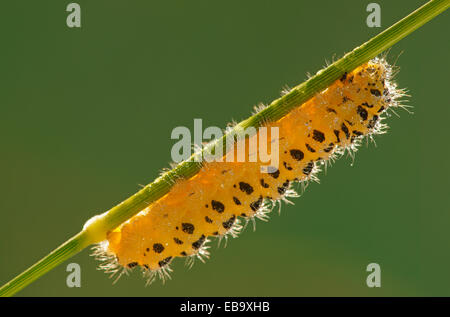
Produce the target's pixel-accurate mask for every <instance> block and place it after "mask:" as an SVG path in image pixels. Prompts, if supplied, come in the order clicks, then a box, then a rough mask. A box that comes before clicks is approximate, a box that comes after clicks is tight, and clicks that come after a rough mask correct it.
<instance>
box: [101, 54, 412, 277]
mask: <svg viewBox="0 0 450 317" xmlns="http://www.w3.org/2000/svg"><path fill="white" fill-rule="evenodd" d="M392 77H393V68H392V66H390V65H389V64H388V63H387V62H386V61H385V59H384V58H375V59H373V60H371V61H370V62H368V63H366V64H364V65H362V66H360V67H358V68H356V69H355V70H353V71H352V72H349V73H345V74H344V75H343V76H342V77H341V78H340V79H338V80H336V81H335V82H334V83H333V84H332V85H330V86H329V87H328V88H327V89H325V90H323V91H322V92H320V93H318V94H317V95H316V96H314V97H313V98H311V99H310V100H309V101H307V102H306V103H304V104H302V105H298V107H296V108H294V109H293V110H291V111H290V112H289V113H288V114H287V115H286V116H284V117H283V118H281V119H279V120H277V121H275V122H267V123H266V124H265V125H264V126H265V127H267V128H270V127H277V128H278V131H279V133H278V140H277V141H278V143H279V163H280V164H279V166H278V168H273V169H271V170H269V172H268V173H261V170H260V167H261V162H260V161H256V162H249V161H244V162H205V163H203V166H202V168H201V170H200V171H199V172H198V173H197V174H196V175H195V176H193V177H192V178H190V179H179V180H176V181H175V184H174V186H173V187H172V189H171V190H170V192H169V193H168V194H166V195H165V196H163V197H162V198H160V199H159V200H157V201H155V202H154V203H152V204H150V205H149V206H148V207H147V208H145V209H144V210H142V211H141V212H139V213H138V214H136V215H135V216H133V217H132V218H131V219H129V220H128V221H127V222H125V223H123V224H122V225H120V226H119V227H118V228H116V229H115V230H113V231H112V232H110V233H108V236H107V240H105V241H103V242H102V243H100V244H99V245H97V247H96V252H95V255H97V257H98V258H99V259H100V260H102V261H104V263H103V264H101V266H100V267H101V268H102V269H105V270H106V271H107V272H109V273H113V275H114V274H117V273H118V274H117V276H120V275H121V274H122V273H124V272H125V273H126V272H128V270H130V269H132V268H134V267H141V268H142V270H143V272H144V276H145V277H146V278H147V283H151V282H152V281H153V280H154V279H155V277H156V276H158V277H160V278H161V279H162V280H163V281H164V280H165V279H166V278H170V275H169V273H170V272H171V269H170V263H171V262H172V261H173V260H174V259H175V258H177V257H184V258H187V259H188V263H189V264H190V265H192V263H193V260H194V259H195V258H198V259H200V260H202V261H204V259H206V258H208V257H209V252H208V247H209V246H208V242H209V241H210V240H211V238H213V237H217V238H219V239H222V238H224V237H225V238H227V237H228V236H231V237H236V236H237V235H238V234H239V233H240V231H241V230H242V228H243V224H245V225H246V224H247V223H248V222H249V221H253V222H254V221H255V219H256V218H259V219H262V220H267V218H268V213H269V212H270V211H271V210H272V209H273V207H274V206H275V205H276V204H277V203H279V202H281V201H287V202H289V200H288V198H290V197H297V196H298V195H297V192H296V191H295V190H294V188H293V184H294V183H300V184H302V186H303V187H304V186H306V185H307V183H308V182H309V181H311V180H316V179H317V176H316V175H317V173H318V172H319V171H320V166H321V165H325V166H326V164H328V163H330V162H333V161H334V160H335V159H336V158H338V157H340V156H342V155H343V154H344V153H345V152H346V151H348V152H349V153H354V152H355V151H356V149H357V147H358V145H360V143H361V140H362V139H363V138H364V137H369V138H372V136H373V135H375V134H380V133H383V132H385V130H386V127H387V126H386V125H385V124H384V123H383V122H382V121H383V119H384V118H385V114H386V111H387V110H388V109H390V108H393V107H398V106H401V105H400V104H399V97H401V96H403V95H404V93H403V91H402V90H399V89H397V86H396V84H395V83H394V82H393V81H392ZM247 141H248V140H247ZM272 141H273V138H272V137H269V142H272ZM239 142H246V140H243V141H242V140H241V141H239ZM236 146H237V145H236ZM246 147H247V148H248V145H247V144H246Z"/></svg>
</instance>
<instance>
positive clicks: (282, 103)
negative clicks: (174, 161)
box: [0, 0, 450, 296]
mask: <svg viewBox="0 0 450 317" xmlns="http://www.w3.org/2000/svg"><path fill="white" fill-rule="evenodd" d="M449 6H450V0H432V1H429V2H428V3H426V4H425V5H423V6H422V7H420V8H419V9H417V10H416V11H414V12H412V13H411V14H410V15H408V16H407V17H405V18H403V19H402V20H400V21H398V22H397V23H395V24H394V25H393V26H391V27H390V28H388V29H386V30H385V31H383V32H382V33H380V34H378V35H377V36H375V37H373V38H372V39H370V40H369V41H367V42H366V43H364V44H363V45H361V46H359V47H357V48H356V49H354V50H353V51H351V52H349V53H348V54H346V55H345V56H344V57H342V58H341V59H339V60H338V61H336V62H334V63H333V64H331V65H330V66H328V67H327V68H325V69H324V70H322V71H320V72H318V73H317V74H316V75H315V76H313V77H311V78H310V79H309V80H307V81H305V82H304V83H302V84H300V85H298V86H296V87H295V88H293V89H292V90H291V91H290V92H289V93H288V94H286V95H284V96H282V97H281V98H279V99H276V100H274V101H273V102H272V103H271V104H270V105H269V106H268V107H267V108H265V109H264V110H262V111H261V112H259V113H257V114H255V115H253V116H251V117H250V118H248V119H246V120H244V121H242V122H240V123H239V124H237V125H236V126H235V127H234V128H233V129H232V130H231V131H230V132H229V133H227V135H225V136H224V137H222V138H221V139H218V140H216V141H215V142H213V143H212V144H211V145H210V146H215V145H218V146H220V145H222V146H224V147H225V145H226V140H227V136H229V135H230V134H233V133H234V134H236V135H240V134H241V133H242V131H243V130H245V129H246V128H248V127H255V128H258V127H260V126H262V125H264V124H265V123H266V122H270V121H276V120H278V119H280V118H282V117H283V116H285V115H286V114H287V113H289V112H290V111H291V110H292V109H293V108H295V107H298V106H300V105H302V104H303V103H305V102H306V101H307V100H308V99H310V98H311V97H313V96H314V95H315V94H317V93H318V92H320V91H321V90H323V89H325V88H326V87H328V86H329V85H331V84H332V83H333V82H334V81H335V80H337V79H338V78H340V77H341V76H342V75H343V74H344V73H346V72H351V71H352V70H353V69H355V68H356V67H358V66H360V65H362V64H364V63H366V62H367V61H369V60H370V59H372V58H374V57H375V56H377V55H378V54H380V53H381V52H383V51H384V50H386V49H387V48H389V47H391V46H392V45H394V44H395V43H397V42H398V41H400V40H401V39H402V38H404V37H405V36H407V35H408V34H410V33H412V32H413V31H414V30H416V29H417V28H419V27H421V26H422V25H423V24H425V23H427V22H428V21H430V20H431V19H433V18H434V17H435V16H437V15H439V14H440V13H442V12H444V11H445V10H446V9H448V8H449ZM204 151H205V149H204V150H203V151H199V152H197V153H195V154H194V155H193V156H192V157H191V158H190V159H189V160H187V161H184V162H181V163H180V164H178V165H177V166H176V167H175V168H173V169H172V170H170V171H168V172H166V173H164V174H163V175H162V176H160V177H159V178H157V179H156V180H155V181H154V182H152V183H150V184H148V185H147V186H145V187H144V188H142V189H141V190H140V191H139V192H137V193H136V194H134V195H133V196H131V197H129V198H128V199H126V200H125V201H123V202H121V203H120V204H119V205H117V206H115V207H113V208H112V209H110V210H109V211H107V212H105V213H104V214H102V215H99V216H96V217H94V218H92V219H91V220H89V221H88V222H87V223H86V225H85V226H84V228H83V230H82V231H81V232H80V233H78V234H77V235H75V236H74V237H72V238H71V239H69V240H68V241H67V242H65V243H64V244H62V245H61V246H59V247H58V248H56V249H55V250H54V251H53V252H51V253H50V254H48V255H47V256H46V257H44V258H43V259H42V260H40V261H39V262H37V263H36V264H35V265H33V266H32V267H30V268H29V269H27V270H26V271H24V272H23V273H21V274H20V275H18V276H17V277H15V278H14V279H13V280H11V281H10V282H9V283H7V284H5V285H4V286H2V287H1V288H0V296H12V295H14V294H15V293H17V292H18V291H20V290H21V289H23V288H24V287H26V286H27V285H28V284H30V283H32V282H33V281H35V280H36V279H37V278H39V277H40V276H42V275H44V274H45V273H46V272H48V271H50V270H52V269H53V268H55V267H56V266H57V265H59V264H60V263H62V262H64V261H65V260H67V259H68V258H70V257H72V256H73V255H75V254H77V253H78V252H80V251H81V250H83V249H84V248H86V247H87V246H89V245H90V244H93V243H97V242H100V241H102V240H104V239H106V235H107V233H108V232H109V231H111V230H113V229H115V228H116V227H117V226H119V225H120V224H121V223H123V222H124V221H126V220H127V219H129V218H131V217H132V216H134V215H135V214H136V213H138V212H139V211H141V210H142V209H144V208H145V207H147V206H148V205H149V204H151V203H152V202H154V201H156V200H157V199H159V198H161V197H162V196H164V195H165V194H167V193H168V192H169V191H170V189H171V188H172V186H173V184H174V180H176V179H178V178H185V179H188V178H190V177H192V176H193V175H195V174H196V173H197V172H198V171H199V170H200V168H201V163H200V162H195V161H194V160H193V158H195V157H198V156H199V155H202V154H203V152H204Z"/></svg>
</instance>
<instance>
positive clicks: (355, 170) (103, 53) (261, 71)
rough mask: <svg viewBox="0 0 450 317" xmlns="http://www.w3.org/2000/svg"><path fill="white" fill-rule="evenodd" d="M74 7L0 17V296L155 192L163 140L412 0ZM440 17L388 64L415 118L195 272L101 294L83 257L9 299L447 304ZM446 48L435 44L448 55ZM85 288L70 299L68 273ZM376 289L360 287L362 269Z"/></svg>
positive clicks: (19, 6) (448, 236) (312, 67)
mask: <svg viewBox="0 0 450 317" xmlns="http://www.w3.org/2000/svg"><path fill="white" fill-rule="evenodd" d="M369 2H371V1H360V0H355V1H332V0H328V1H298V0H297V1H294V0H292V1H268V0H265V1H262V0H258V1H257V0H253V1H239V0H232V1H230V0H227V1H225V0H220V1H206V0H202V1H199V0H196V1H174V0H170V1H125V0H121V1H111V0H109V1H106V0H103V1H100V0H97V1H85V0H83V1H81V0H80V1H77V3H79V4H80V5H81V10H82V27H81V29H70V28H68V27H67V26H66V17H67V14H68V13H67V12H66V11H65V8H66V6H67V4H69V3H70V1H47V0H46V1H2V3H1V5H0V12H1V19H0V35H1V42H2V45H1V48H0V57H1V58H0V66H1V79H0V80H1V84H0V215H1V217H0V223H1V230H0V284H3V283H4V282H7V281H8V280H10V279H11V278H12V277H14V276H15V275H16V274H18V273H20V272H21V271H23V270H24V269H25V268H27V267H28V266H29V265H31V264H33V263H34V262H35V261H37V260H38V259H40V258H41V257H42V256H44V255H45V254H47V253H48V252H49V251H50V250H52V249H53V248H55V247H56V246H58V245H59V244H60V243H62V242H63V241H65V240H66V239H68V238H69V237H70V236H72V235H73V234H75V233H76V232H78V231H79V230H80V229H81V227H82V225H83V223H84V222H85V221H86V220H87V219H88V218H90V217H91V216H93V215H94V214H97V213H100V212H103V211H105V210H107V209H108V208H110V207H112V206H113V205H115V204H116V203H118V202H120V201H121V200H123V199H125V198H127V197H128V196H129V195H131V194H133V193H134V192H135V191H137V190H138V189H139V184H147V183H148V182H150V181H151V180H153V179H154V178H155V177H156V176H157V175H158V173H159V171H160V169H161V168H162V167H167V166H168V162H169V161H170V160H171V158H170V149H171V146H172V145H173V144H174V141H173V140H171V139H170V134H171V131H172V129H173V128H174V127H176V126H187V127H190V128H192V127H193V118H203V124H204V126H219V127H225V126H226V124H227V123H228V122H230V121H231V120H232V119H235V120H242V119H244V118H246V117H247V116H248V115H249V114H250V113H251V111H252V107H253V105H256V104H257V103H259V102H265V103H268V102H270V101H271V100H273V99H274V98H276V97H278V96H279V92H280V90H281V88H282V87H283V86H284V85H289V86H294V85H296V84H298V83H300V82H302V81H303V80H304V79H306V73H307V72H310V73H315V72H316V71H317V70H319V69H321V68H322V67H323V66H324V65H325V61H326V60H332V59H333V56H335V57H339V56H342V55H343V54H344V53H345V52H347V51H349V50H351V49H353V48H354V47H355V46H357V45H359V44H361V43H363V42H364V41H366V40H367V39H369V38H370V37H371V36H373V35H375V34H376V33H378V32H379V31H381V30H382V29H384V28H386V27H388V26H390V25H391V24H392V23H394V22H396V21H397V20H399V19H400V18H402V17H404V16H405V15H407V14H408V13H410V12H411V11H413V10H415V9H416V8H417V7H419V6H420V5H421V4H423V3H424V2H425V1H419V0H408V1H387V0H383V1H381V0H379V1H377V2H378V3H379V4H380V5H381V8H382V28H368V27H367V26H366V23H365V21H366V16H367V14H368V13H367V12H366V6H367V4H368V3H369ZM448 22H449V20H448V12H447V13H444V14H443V15H441V16H439V17H437V18H436V19H435V20H433V21H431V22H430V23H428V24H427V25H425V26H424V27H423V28H421V29H419V30H418V31H416V32H414V33H413V34H412V35H410V36H408V37H407V38H406V39H404V40H402V41H401V42H400V43H399V44H397V45H395V46H394V47H393V48H392V49H391V50H390V53H389V59H390V60H391V61H395V60H396V59H397V58H398V57H399V55H400V54H401V53H402V52H403V53H402V54H401V56H400V57H399V58H398V62H397V64H398V65H399V66H400V67H401V71H400V73H399V74H398V76H397V79H398V83H399V85H400V87H406V88H407V89H408V90H409V93H410V94H411V96H412V97H410V98H409V99H410V101H409V104H410V105H412V106H414V115H411V114H408V113H407V112H406V111H402V110H399V111H398V112H399V114H400V118H398V117H396V116H392V117H391V118H389V119H388V120H387V121H386V122H387V123H388V124H389V125H390V132H389V133H388V134H387V135H381V136H378V137H376V141H377V146H376V147H375V146H374V145H373V144H369V146H368V147H367V146H363V147H361V149H360V150H359V151H358V153H357V155H356V160H355V162H354V164H353V166H351V159H350V158H349V157H344V158H342V159H341V160H339V161H338V162H336V164H334V166H333V167H332V168H329V169H328V171H327V173H326V174H325V173H322V174H321V175H320V178H321V184H320V185H319V184H311V186H309V188H308V189H307V191H306V192H305V194H304V195H303V196H302V197H301V198H298V199H296V200H295V205H293V206H286V205H285V206H283V208H282V212H281V216H279V215H278V214H277V213H276V212H274V213H273V214H272V217H271V221H270V222H268V223H264V222H261V221H259V222H258V224H257V230H256V232H252V228H251V227H248V228H247V229H246V231H245V232H244V233H243V234H242V235H241V237H240V238H239V239H232V240H231V241H229V243H228V246H227V248H223V247H221V248H217V247H216V242H214V241H213V243H212V246H213V247H212V256H211V259H210V260H209V261H207V263H206V264H202V263H197V264H195V265H194V267H193V268H192V269H191V270H188V269H187V268H185V267H184V261H183V260H178V261H174V262H175V263H174V265H173V269H174V273H173V274H172V278H173V279H172V280H171V281H169V282H168V283H166V285H162V284H161V283H160V282H156V283H154V284H153V285H151V286H150V287H144V280H143V279H142V278H141V275H140V273H139V272H138V271H137V270H136V271H135V272H133V273H132V274H131V276H128V277H126V276H124V277H122V278H121V279H120V280H119V282H118V283H117V284H115V285H112V281H111V280H110V279H108V277H107V275H106V274H104V273H102V272H100V271H97V269H96V268H97V265H98V263H97V262H96V261H95V260H94V259H93V258H92V257H90V256H89V254H90V251H89V250H85V251H83V252H81V253H80V254H78V255H77V256H75V257H74V258H72V259H71V260H69V262H66V263H65V264H63V265H62V266H60V267H58V268H56V269H55V270H53V271H52V272H50V273H49V274H47V275H46V276H44V277H43V278H41V279H39V280H38V281H37V282H35V283H34V284H32V285H30V286H29V287H28V288H26V289H25V290H23V291H22V292H20V293H19V295H20V296H351V295H353V296H382V295H387V296H391V295H392V296H419V295H424V296H430V295H437V296H444V295H445V296H449V295H450V273H449V267H450V253H449V244H450V232H449V230H448V227H449V223H450V208H449V205H450V204H449V202H450V199H449V195H448V188H449V185H450V184H449V179H450V177H449V176H450V167H449V164H448V160H449V153H450V150H449V147H448V140H446V139H445V138H446V137H449V136H450V135H449V132H448V123H449V117H450V108H449V107H448V106H449V104H448V102H449V97H448V83H449V81H448V74H449V71H450V69H449V63H448V56H449V53H450V49H449V48H450V47H449V41H448V37H447V36H448V34H447V31H448V29H449V23H448ZM446 39H447V40H446ZM70 262H76V263H79V264H80V265H81V268H82V287H81V288H68V287H67V286H66V282H65V280H66V276H67V274H68V273H67V272H66V271H65V268H66V265H67V264H68V263H70ZM371 262H376V263H379V264H380V265H381V270H382V281H381V282H382V287H381V288H378V289H371V288H368V287H367V286H366V282H365V281H366V276H367V275H368V273H367V272H366V266H367V264H369V263H371Z"/></svg>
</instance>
